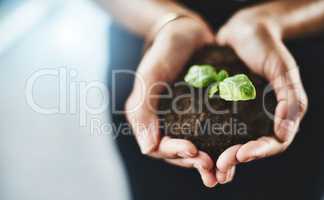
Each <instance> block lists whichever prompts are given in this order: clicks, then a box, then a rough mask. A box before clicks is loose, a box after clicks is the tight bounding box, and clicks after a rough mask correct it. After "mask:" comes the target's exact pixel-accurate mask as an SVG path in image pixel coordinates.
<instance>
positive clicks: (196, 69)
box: [185, 65, 256, 101]
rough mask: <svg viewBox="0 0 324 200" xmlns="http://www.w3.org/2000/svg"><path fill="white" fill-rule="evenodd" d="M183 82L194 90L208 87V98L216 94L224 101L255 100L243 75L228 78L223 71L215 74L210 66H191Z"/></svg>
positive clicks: (253, 93) (249, 81)
mask: <svg viewBox="0 0 324 200" xmlns="http://www.w3.org/2000/svg"><path fill="white" fill-rule="evenodd" d="M185 81H186V82H187V83H188V84H189V85H191V86H193V87H195V88H204V87H208V86H209V89H208V96H209V98H212V97H213V96H214V95H215V94H216V93H217V92H219V95H220V98H222V99H224V100H225V101H247V100H253V99H255V98H256V89H255V87H254V85H253V83H252V81H251V80H250V79H249V78H248V77H247V76H246V75H245V74H237V75H234V76H231V77H230V76H229V74H228V72H227V71H225V70H220V71H219V72H218V73H217V71H216V69H215V68H214V67H213V66H212V65H193V66H192V67H190V69H189V71H188V73H187V74H186V76H185Z"/></svg>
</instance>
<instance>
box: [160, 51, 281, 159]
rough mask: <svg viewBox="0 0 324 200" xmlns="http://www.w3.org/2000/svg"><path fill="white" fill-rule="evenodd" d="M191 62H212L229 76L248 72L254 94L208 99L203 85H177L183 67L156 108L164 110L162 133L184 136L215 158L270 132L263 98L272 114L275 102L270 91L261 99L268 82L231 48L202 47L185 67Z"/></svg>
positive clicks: (178, 136)
mask: <svg viewBox="0 0 324 200" xmlns="http://www.w3.org/2000/svg"><path fill="white" fill-rule="evenodd" d="M193 64H212V65H213V66H215V68H216V69H217V70H218V71H219V70H220V69H225V70H227V71H228V72H229V74H230V76H231V75H235V74H238V73H244V74H246V75H248V77H249V78H250V79H251V80H252V82H253V83H254V85H255V87H256V91H257V97H256V99H255V100H250V101H239V102H228V101H224V100H222V99H220V98H219V97H218V96H217V95H216V96H215V97H213V98H212V99H208V98H207V94H206V93H207V89H205V88H204V89H193V88H192V87H191V86H189V85H187V84H181V85H177V83H178V84H179V83H180V82H182V83H183V79H184V74H185V73H186V72H187V69H188V68H187V69H185V70H184V72H183V74H182V75H181V76H179V79H178V81H176V83H175V84H174V85H173V86H172V98H165V97H164V98H161V99H160V111H165V113H160V114H159V116H160V119H161V130H162V132H163V133H164V134H165V135H168V136H170V137H174V138H184V139H188V140H190V141H192V142H193V143H194V144H195V145H196V146H197V147H198V148H199V149H200V150H203V151H205V152H207V153H209V154H210V155H211V156H212V157H213V158H214V159H215V160H216V159H217V158H218V156H219V155H220V153H222V152H223V151H224V150H226V149H227V148H228V147H230V146H232V145H235V144H243V143H246V142H247V141H249V140H255V139H257V138H259V137H261V136H267V135H270V134H272V132H273V120H272V119H271V117H269V116H268V115H267V114H266V111H264V109H263V101H264V102H265V107H266V109H267V111H268V112H270V113H273V112H274V109H275V105H276V99H275V96H274V93H273V92H270V93H268V94H267V95H266V96H265V98H263V91H264V89H265V88H266V87H267V85H268V83H267V82H266V81H265V80H264V79H263V78H261V77H260V76H257V75H255V74H253V73H252V72H250V71H249V70H248V68H247V67H246V66H245V65H244V63H242V62H241V61H240V60H239V59H238V57H237V56H236V55H235V53H234V52H233V51H232V50H230V49H228V48H221V47H215V46H213V47H205V48H203V49H201V50H200V51H198V52H197V53H196V54H195V55H194V56H193V57H192V59H191V60H190V62H189V63H188V65H187V67H190V66H191V65H193ZM204 99H205V100H204ZM172 104H173V105H174V106H173V107H172ZM209 105H210V106H209ZM220 111H223V113H219V112H220Z"/></svg>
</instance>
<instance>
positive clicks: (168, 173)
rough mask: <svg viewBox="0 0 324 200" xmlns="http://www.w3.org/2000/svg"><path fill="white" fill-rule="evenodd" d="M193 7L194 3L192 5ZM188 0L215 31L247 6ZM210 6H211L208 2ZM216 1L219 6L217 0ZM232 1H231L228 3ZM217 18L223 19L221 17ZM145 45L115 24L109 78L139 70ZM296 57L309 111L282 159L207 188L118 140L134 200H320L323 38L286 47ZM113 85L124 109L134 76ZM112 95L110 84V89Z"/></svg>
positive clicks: (190, 173)
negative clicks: (121, 71)
mask: <svg viewBox="0 0 324 200" xmlns="http://www.w3.org/2000/svg"><path fill="white" fill-rule="evenodd" d="M190 2H192V3H190ZM190 2H189V1H188V2H185V3H186V5H188V6H190V7H194V9H195V10H197V11H198V12H201V13H204V14H205V15H204V16H205V17H206V18H207V19H208V20H209V21H210V22H213V26H214V28H215V29H217V28H218V27H219V26H220V25H221V24H222V23H224V22H225V21H226V20H227V19H228V18H229V17H230V16H231V15H232V14H233V12H235V11H236V10H237V9H239V7H242V6H247V5H249V4H250V3H255V1H253V2H252V1H249V3H246V2H245V3H242V2H239V1H237V2H234V3H233V2H232V3H228V4H226V5H225V4H223V3H222V4H221V5H219V6H220V7H218V6H217V5H210V6H206V5H207V4H206V1H203V0H202V1H190ZM209 2H210V1H209ZM213 2H215V1H213ZM228 2H230V1H228ZM218 14H219V16H220V17H218ZM142 44H143V42H142V41H141V40H140V39H138V38H136V37H134V36H133V35H131V34H129V33H127V31H125V30H123V29H122V28H120V27H118V26H116V25H113V26H112V27H111V29H110V51H109V52H110V73H109V80H110V81H109V82H110V83H111V74H112V73H111V71H112V70H114V69H131V70H136V67H137V65H138V63H139V61H140V59H141V56H142V46H143V45H142ZM287 45H288V47H289V49H290V50H291V52H292V54H293V55H294V57H295V58H296V60H297V62H298V64H299V66H300V70H301V75H302V79H303V81H304V84H305V88H306V91H307V93H308V95H309V100H310V107H309V111H308V114H307V115H306V117H305V119H304V120H303V123H302V124H301V129H300V132H299V133H298V135H297V137H296V139H295V141H294V143H293V144H292V145H291V147H290V148H289V149H288V150H287V151H286V152H285V153H284V154H282V155H280V156H277V157H272V158H268V159H264V160H260V161H257V162H252V163H249V164H244V165H239V166H238V169H237V174H236V177H235V179H234V181H233V182H232V183H230V184H227V185H223V186H217V187H216V188H213V189H207V188H205V187H204V186H203V185H202V183H201V180H200V177H199V174H198V172H196V171H194V170H187V169H182V168H178V167H174V166H171V165H168V164H166V163H164V162H161V161H159V160H152V159H150V158H148V157H145V156H143V155H141V153H140V151H139V148H138V145H137V144H136V141H135V139H134V138H133V137H130V136H119V137H118V138H117V143H118V146H119V150H120V152H121V154H122V157H123V159H124V163H125V166H126V169H127V171H128V175H129V180H130V184H131V189H132V192H133V197H134V199H135V200H151V199H154V200H166V199H167V200H179V199H184V200H198V199H213V200H214V199H215V200H216V199H224V200H231V199H233V200H238V199H239V200H268V199H269V200H270V199H271V200H272V199H277V200H278V199H279V200H280V199H283V200H286V199H305V200H317V199H320V192H322V191H321V189H322V187H323V185H321V184H320V176H321V175H323V174H320V166H322V167H323V163H321V165H320V150H321V149H320V134H322V133H321V129H320V128H321V126H320V116H319V113H321V111H323V108H322V107H321V106H320V105H321V104H320V103H321V102H323V101H324V93H323V92H322V91H323V89H322V86H323V83H322V82H323V81H322V80H323V79H322V77H323V75H322V74H321V73H319V69H320V68H322V67H324V37H321V36H313V37H308V38H305V39H299V40H293V41H290V42H288V43H287ZM116 81H117V86H115V87H116V88H115V89H116V91H117V95H115V96H111V97H112V98H114V99H115V102H116V103H117V105H116V108H117V109H119V110H122V109H123V106H124V103H125V100H126V98H127V96H128V95H129V93H130V91H131V89H132V84H133V77H132V76H127V75H124V76H120V77H117V79H116ZM109 87H110V90H112V88H111V87H112V84H109ZM112 119H113V123H115V124H116V125H117V126H118V125H119V124H121V123H125V122H126V121H125V116H124V115H118V114H113V115H112Z"/></svg>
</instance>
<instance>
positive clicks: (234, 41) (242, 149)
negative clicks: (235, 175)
mask: <svg viewBox="0 0 324 200" xmlns="http://www.w3.org/2000/svg"><path fill="white" fill-rule="evenodd" d="M263 9H264V7H262V6H261V7H258V6H256V7H253V8H248V9H246V10H242V11H240V12H238V13H237V14H235V15H234V16H233V17H232V18H231V19H230V20H229V21H228V22H227V23H226V24H225V25H224V26H223V27H222V28H221V29H220V30H219V31H218V33H217V34H216V42H217V43H218V44H219V45H227V46H230V47H232V48H233V49H234V50H235V51H236V53H237V55H238V56H239V57H240V58H241V59H242V61H243V62H245V64H246V65H247V66H248V67H249V68H250V69H251V70H252V71H253V72H255V73H257V74H259V75H261V76H263V77H265V78H266V79H267V80H268V81H269V82H270V84H271V86H272V87H273V89H274V91H275V93H276V98H277V101H278V105H277V106H276V110H275V116H274V134H273V136H269V137H261V138H259V139H257V140H254V141H250V142H248V143H246V144H243V145H235V146H233V147H230V148H228V149H227V150H226V151H225V152H224V153H222V154H221V155H220V157H219V158H218V160H217V162H216V166H217V169H218V171H217V179H218V181H219V182H220V183H223V182H224V181H223V180H224V177H225V174H227V173H229V171H231V170H232V171H233V169H234V168H235V166H236V165H237V164H238V163H245V162H250V161H252V160H256V159H261V158H265V157H269V156H273V155H276V154H279V153H281V152H283V151H285V150H286V149H287V148H288V146H289V145H290V144H291V143H292V141H293V139H294V137H295V135H296V133H297V131H298V128H299V124H300V121H301V120H302V118H303V116H304V114H305V112H306V110H307V96H306V93H305V91H304V88H303V84H302V81H301V78H300V74H299V70H298V67H297V64H296V62H295V60H294V58H293V56H292V55H291V54H290V52H289V51H288V49H287V48H286V46H285V45H284V43H283V38H282V36H283V32H282V27H281V25H280V24H279V23H277V21H276V20H275V19H273V18H272V16H270V14H269V12H266V11H265V10H263Z"/></svg>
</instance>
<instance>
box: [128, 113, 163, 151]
mask: <svg viewBox="0 0 324 200" xmlns="http://www.w3.org/2000/svg"><path fill="white" fill-rule="evenodd" d="M126 110H127V108H126ZM126 116H127V119H128V121H129V123H130V125H131V127H132V130H133V132H134V135H135V138H136V141H137V142H138V145H139V147H140V150H141V152H142V153H143V154H147V155H148V154H151V153H152V152H154V151H155V150H156V148H157V147H158V144H159V140H160V135H159V128H158V127H159V121H158V118H157V116H156V115H155V114H154V113H152V112H151V111H148V110H143V111H137V112H135V113H128V114H127V115H126Z"/></svg>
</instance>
